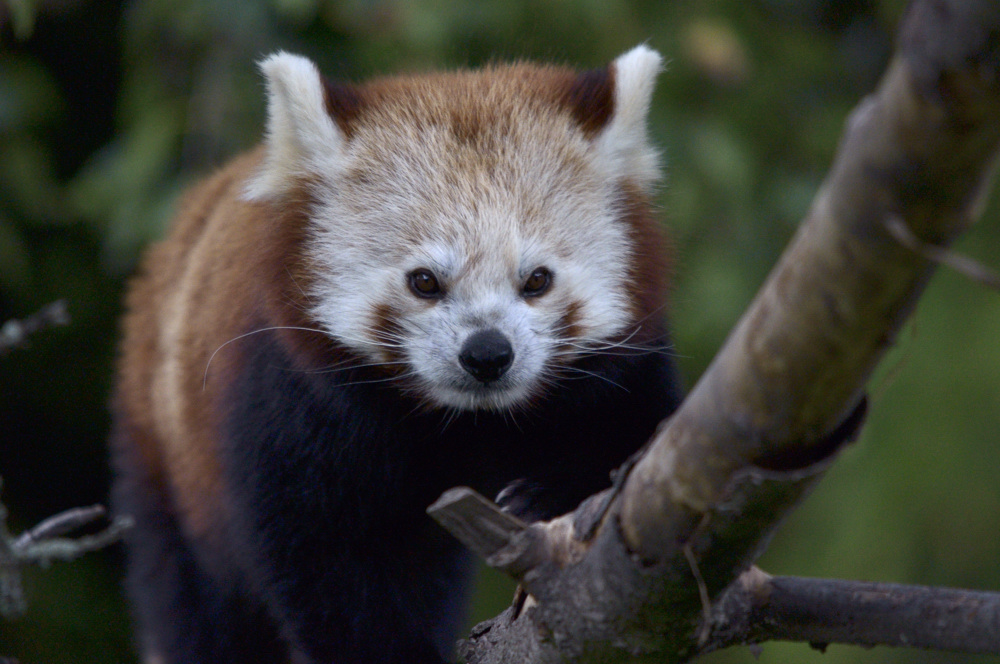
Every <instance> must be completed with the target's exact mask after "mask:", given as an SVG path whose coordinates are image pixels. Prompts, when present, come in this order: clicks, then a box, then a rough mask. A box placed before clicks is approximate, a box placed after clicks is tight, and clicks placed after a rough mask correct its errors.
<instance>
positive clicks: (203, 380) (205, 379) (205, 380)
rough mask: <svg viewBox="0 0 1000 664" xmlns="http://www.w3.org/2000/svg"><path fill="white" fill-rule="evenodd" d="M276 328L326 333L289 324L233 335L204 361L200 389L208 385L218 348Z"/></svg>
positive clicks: (219, 348)
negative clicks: (210, 369)
mask: <svg viewBox="0 0 1000 664" xmlns="http://www.w3.org/2000/svg"><path fill="white" fill-rule="evenodd" d="M276 330H299V331H302V332H316V333H318V334H323V335H325V334H326V332H325V331H324V330H320V329H317V328H312V327H294V326H291V325H273V326H271V327H262V328H260V329H258V330H251V331H250V332H245V333H243V334H241V335H239V336H236V337H233V338H232V339H230V340H229V341H226V342H225V343H223V344H222V345H220V346H219V347H218V348H216V349H215V350H214V351H213V352H212V355H211V356H210V357H209V358H208V362H206V363H205V373H204V375H203V376H202V378H201V389H202V390H204V389H205V388H206V387H207V386H208V370H209V368H210V367H211V366H212V360H214V359H215V356H216V355H218V354H219V351H220V350H222V349H223V348H225V347H226V346H228V345H229V344H231V343H233V342H236V341H239V340H240V339H245V338H247V337H251V336H253V335H255V334H260V333H261V332H274V331H276Z"/></svg>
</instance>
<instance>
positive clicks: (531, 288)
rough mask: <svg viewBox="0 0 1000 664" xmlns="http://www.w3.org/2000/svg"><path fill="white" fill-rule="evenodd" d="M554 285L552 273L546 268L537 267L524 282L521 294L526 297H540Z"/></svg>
mask: <svg viewBox="0 0 1000 664" xmlns="http://www.w3.org/2000/svg"><path fill="white" fill-rule="evenodd" d="M551 285H552V273H551V272H549V269H548V268H546V267H536V268H535V269H534V270H532V272H531V274H529V275H528V278H527V279H526V280H525V281H524V286H523V287H522V288H521V293H522V294H523V295H524V296H525V297H538V296H539V295H542V294H544V293H545V291H547V290H548V289H549V287H550V286H551Z"/></svg>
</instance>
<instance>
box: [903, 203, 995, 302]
mask: <svg viewBox="0 0 1000 664" xmlns="http://www.w3.org/2000/svg"><path fill="white" fill-rule="evenodd" d="M885 226H886V228H887V229H889V233H890V234H892V237H894V238H895V239H896V241H897V242H899V243H900V244H901V245H903V246H904V247H906V248H907V249H909V250H910V251H913V252H916V253H918V254H920V255H921V256H923V257H924V258H926V259H927V260H929V261H933V262H935V263H937V264H938V265H945V266H947V267H950V268H951V269H953V270H955V271H956V272H958V273H959V274H961V275H964V276H965V277H968V278H969V279H971V280H972V281H975V282H976V283H978V284H981V285H983V286H986V287H987V288H990V289H992V290H998V291H1000V275H998V274H997V273H996V272H994V271H993V270H991V269H990V268H988V267H986V266H985V265H983V264H982V263H980V262H978V261H976V260H974V259H972V258H970V257H968V256H966V255H964V254H960V253H958V252H957V251H952V250H951V249H947V248H945V247H939V246H937V245H934V244H928V243H926V242H922V241H921V240H920V238H918V237H917V236H916V235H914V234H913V231H911V230H910V227H909V226H907V225H906V222H905V221H903V219H902V218H901V217H899V216H896V215H892V216H889V217H887V218H886V220H885Z"/></svg>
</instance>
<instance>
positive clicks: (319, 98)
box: [246, 46, 665, 409]
mask: <svg viewBox="0 0 1000 664" xmlns="http://www.w3.org/2000/svg"><path fill="white" fill-rule="evenodd" d="M660 63H661V59H660V56H659V55H658V54H657V53H655V52H654V51H652V50H650V49H648V48H646V47H644V46H640V47H637V48H635V49H633V50H632V51H629V52H628V53H626V54H624V55H622V56H621V57H619V58H618V59H617V60H615V61H614V62H613V63H612V64H611V65H610V66H609V67H608V68H606V69H603V70H598V71H592V72H585V73H578V72H574V71H571V70H569V69H563V68H555V67H537V66H533V65H527V64H517V65H512V66H507V67H495V68H490V69H486V70H483V71H478V72H468V71H463V72H454V73H448V74H432V75H426V76H414V77H401V78H394V79H382V80H377V81H374V82H372V83H369V84H367V85H364V86H350V85H335V84H330V83H328V82H326V81H325V80H324V79H323V78H322V77H321V76H320V74H319V72H318V71H317V69H316V67H315V66H314V65H313V64H312V63H311V62H310V61H309V60H306V59H305V58H302V57H299V56H294V55H289V54H285V53H278V54H276V55H274V56H271V57H270V58H268V59H266V60H265V61H264V62H263V63H262V65H261V68H262V70H263V72H264V74H265V76H266V78H267V81H268V94H269V119H268V136H267V142H266V156H265V159H264V162H263V165H262V167H261V169H260V170H259V172H258V173H257V174H256V176H255V177H253V178H252V179H251V181H250V182H249V183H248V184H247V187H246V198H248V199H249V200H252V201H258V202H262V203H267V204H272V205H277V206H281V205H294V204H299V203H298V200H299V199H300V198H301V192H302V191H303V187H305V188H306V189H307V190H308V192H309V195H308V205H309V210H308V214H307V215H306V218H307V219H308V224H309V228H308V229H306V238H307V239H306V240H305V245H304V247H303V254H304V256H303V258H304V261H305V264H306V265H307V267H308V273H309V283H308V284H306V285H304V287H305V288H307V290H308V296H309V300H310V302H311V311H310V315H311V317H312V319H313V320H314V321H315V322H316V323H317V324H318V325H319V326H320V327H321V328H322V329H323V330H325V331H326V332H327V333H328V334H329V335H330V336H331V337H332V338H333V339H334V340H335V341H336V342H337V343H338V344H340V345H341V346H343V347H345V348H347V349H349V350H350V351H352V352H353V353H354V354H355V355H356V356H358V357H360V358H361V359H362V361H363V362H365V363H373V364H379V365H382V366H384V367H385V368H386V369H387V370H389V371H390V373H391V374H392V375H395V376H396V377H397V378H398V380H399V381H400V385H401V386H404V387H405V388H406V389H407V390H408V391H411V392H415V393H416V394H417V395H418V396H419V398H420V399H421V400H423V401H424V402H425V403H427V404H430V405H434V406H440V407H446V408H458V409H507V408H515V407H519V406H523V405H526V404H527V403H528V402H529V400H530V399H531V397H532V396H533V395H536V394H539V393H541V392H543V391H544V390H545V389H546V388H547V387H548V386H549V385H551V384H552V383H553V382H554V381H557V380H559V378H560V377H561V376H572V372H573V365H574V362H576V361H577V360H578V359H579V358H580V357H581V356H583V355H587V354H590V353H594V352H601V351H602V350H606V349H608V348H611V347H614V346H615V345H616V344H622V343H626V344H627V343H628V342H629V341H630V340H635V339H639V340H644V338H643V335H642V334H639V330H640V329H641V328H642V326H643V325H646V324H650V321H649V320H648V319H649V318H650V317H651V316H652V317H654V318H655V315H654V314H655V309H656V308H657V307H658V306H659V300H660V298H662V296H663V292H662V291H663V280H664V271H665V270H664V269H663V265H662V262H663V258H662V255H661V251H660V247H659V246H658V245H657V243H656V241H655V239H656V237H657V231H656V228H655V222H654V221H653V220H652V217H651V215H650V213H649V205H648V201H647V194H648V192H649V190H650V188H651V187H652V185H653V184H654V182H655V180H656V179H657V177H658V167H657V153H656V151H655V150H654V149H653V148H652V147H651V146H650V144H649V142H648V140H647V137H646V127H645V125H646V115H647V111H648V107H649V102H650V96H651V94H652V88H653V82H654V79H655V76H656V74H657V72H658V70H659V68H660ZM652 327H654V328H655V327H656V325H655V324H652Z"/></svg>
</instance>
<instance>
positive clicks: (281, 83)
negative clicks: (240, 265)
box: [245, 51, 344, 201]
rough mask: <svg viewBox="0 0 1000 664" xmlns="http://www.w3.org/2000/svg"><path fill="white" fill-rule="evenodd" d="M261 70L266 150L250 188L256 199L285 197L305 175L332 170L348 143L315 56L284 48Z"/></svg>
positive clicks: (249, 193)
mask: <svg viewBox="0 0 1000 664" xmlns="http://www.w3.org/2000/svg"><path fill="white" fill-rule="evenodd" d="M260 70H261V72H262V73H263V74H264V77H265V79H266V80H267V138H266V141H265V150H266V155H265V157H264V163H263V165H262V167H261V169H260V171H259V172H258V174H257V175H256V176H255V177H253V178H252V179H251V180H250V181H249V182H248V183H247V186H246V189H245V197H246V198H247V199H248V200H252V201H263V200H270V199H276V198H280V196H281V195H282V194H284V193H286V192H287V191H288V190H289V188H290V187H292V186H293V185H294V184H295V183H296V181H297V180H298V179H299V178H301V177H302V176H304V175H308V174H317V173H319V174H325V175H327V176H329V175H332V174H333V173H334V172H335V170H336V163H337V158H338V156H339V154H340V152H341V151H342V149H343V143H344V137H343V133H342V132H341V131H340V128H339V127H337V125H336V123H335V122H334V121H333V119H332V118H331V117H330V115H329V113H328V112H327V110H326V104H325V102H324V93H323V84H322V81H321V79H320V73H319V70H318V69H317V68H316V65H315V64H313V62H312V61H311V60H309V59H308V58H304V57H302V56H300V55H293V54H291V53H286V52H284V51H279V52H278V53H275V54H274V55H271V56H269V57H267V58H265V59H264V60H263V61H261V63H260Z"/></svg>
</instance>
